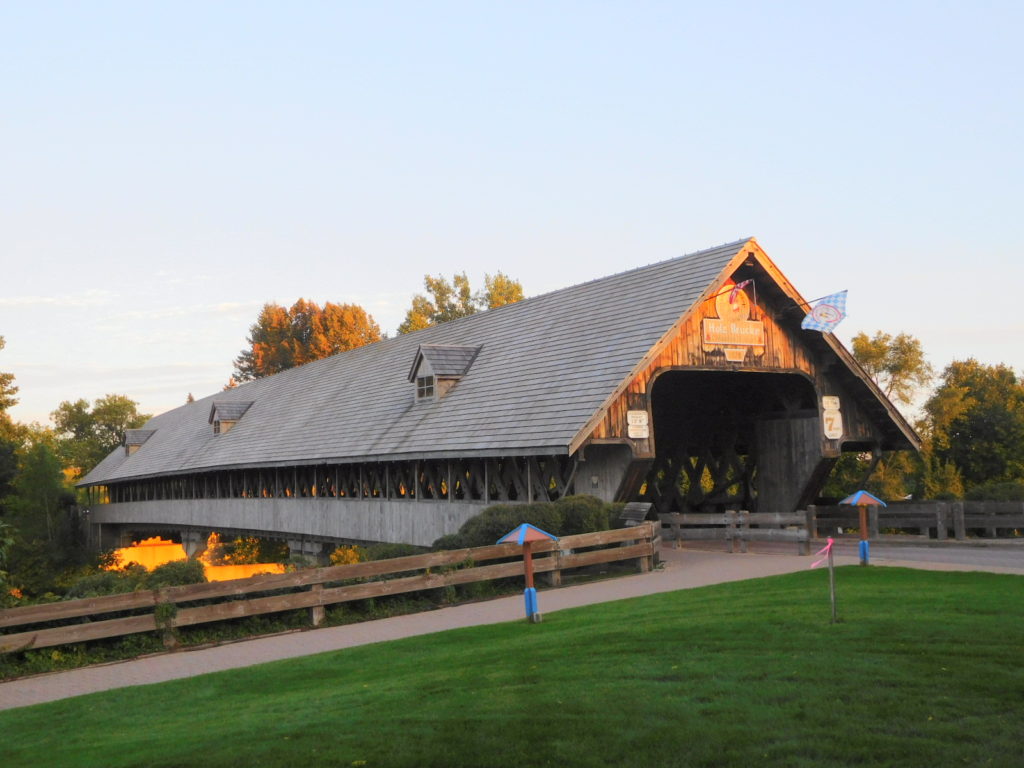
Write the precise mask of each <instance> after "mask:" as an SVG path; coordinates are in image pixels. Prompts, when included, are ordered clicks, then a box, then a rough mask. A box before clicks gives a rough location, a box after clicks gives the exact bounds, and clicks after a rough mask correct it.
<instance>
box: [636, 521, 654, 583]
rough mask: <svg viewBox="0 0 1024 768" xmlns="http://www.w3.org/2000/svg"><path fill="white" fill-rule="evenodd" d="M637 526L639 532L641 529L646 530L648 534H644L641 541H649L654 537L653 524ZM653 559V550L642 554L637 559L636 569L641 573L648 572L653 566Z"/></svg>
mask: <svg viewBox="0 0 1024 768" xmlns="http://www.w3.org/2000/svg"><path fill="white" fill-rule="evenodd" d="M636 528H637V532H638V533H639V532H640V531H643V530H646V534H644V535H643V536H642V537H641V538H640V541H641V542H642V541H644V540H645V539H646V540H647V541H650V540H651V539H652V537H653V534H654V528H653V527H652V526H651V525H648V524H646V523H645V524H643V525H638V526H637V527H636ZM653 561H654V557H653V552H652V553H651V554H650V555H641V556H640V557H638V558H637V559H636V569H637V570H638V571H639V572H640V573H648V572H649V571H650V570H651V569H652V568H653Z"/></svg>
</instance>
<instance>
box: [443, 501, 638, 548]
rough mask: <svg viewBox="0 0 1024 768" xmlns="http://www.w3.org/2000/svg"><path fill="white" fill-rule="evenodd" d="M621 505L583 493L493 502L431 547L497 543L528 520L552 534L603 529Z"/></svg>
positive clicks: (565, 534) (612, 522)
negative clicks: (543, 499) (554, 498)
mask: <svg viewBox="0 0 1024 768" xmlns="http://www.w3.org/2000/svg"><path fill="white" fill-rule="evenodd" d="M620 506H621V505H616V504H608V503H606V502H603V501H601V500H600V499H597V498H594V497H593V496H584V495H577V496H566V497H565V498H561V499H558V500H557V501H552V502H534V503H533V504H493V505H491V506H489V507H487V509H485V510H484V511H483V512H481V513H480V514H479V515H476V516H475V517H473V518H470V519H469V520H467V521H466V522H465V523H463V525H462V527H461V528H459V532H458V533H455V534H448V535H447V536H442V537H441V538H439V539H438V540H437V541H435V542H434V546H433V548H434V549H435V550H441V549H460V548H462V547H484V546H487V545H489V544H494V543H496V542H497V541H498V539H500V538H501V537H502V536H504V535H505V534H506V533H508V532H509V531H511V530H512V529H513V528H515V527H516V526H518V525H521V524H522V523H530V524H531V525H534V526H536V527H537V528H540V529H541V530H543V531H547V532H548V533H550V534H552V535H554V536H572V535H574V534H577V533H590V532H591V531H603V530H607V529H608V528H611V527H613V525H614V519H615V517H616V516H617V515H618V510H619V509H620Z"/></svg>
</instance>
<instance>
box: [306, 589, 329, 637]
mask: <svg viewBox="0 0 1024 768" xmlns="http://www.w3.org/2000/svg"><path fill="white" fill-rule="evenodd" d="M323 588H324V585H323V584H314V585H313V586H312V587H310V589H309V591H310V592H322V591H323ZM326 615H327V614H326V610H325V608H324V606H323V605H322V604H321V605H314V606H313V607H312V608H310V609H309V621H310V623H311V624H312V625H313V626H314V627H319V626H320V625H321V624H323V623H324V619H325V618H326Z"/></svg>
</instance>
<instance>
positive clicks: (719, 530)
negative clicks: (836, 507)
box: [658, 510, 810, 555]
mask: <svg viewBox="0 0 1024 768" xmlns="http://www.w3.org/2000/svg"><path fill="white" fill-rule="evenodd" d="M658 517H659V518H660V520H661V524H662V525H664V526H667V527H668V533H669V535H668V536H666V538H671V539H675V541H677V542H680V541H707V540H713V541H714V540H719V541H724V542H725V551H726V552H735V551H736V548H737V546H738V547H739V551H740V552H746V551H747V542H749V541H791V542H795V543H796V544H797V549H798V551H799V552H800V554H802V555H806V554H807V553H808V551H809V547H810V540H809V536H808V533H807V530H808V525H807V520H808V517H807V513H806V512H788V513H787V512H746V511H744V510H740V511H738V512H736V511H727V512H721V513H710V514H709V513H685V512H683V513H680V512H669V513H662V514H660V515H658Z"/></svg>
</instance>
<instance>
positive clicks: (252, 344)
mask: <svg viewBox="0 0 1024 768" xmlns="http://www.w3.org/2000/svg"><path fill="white" fill-rule="evenodd" d="M381 338H382V336H381V332H380V327H379V326H378V325H377V323H376V322H375V321H374V319H373V317H372V316H371V315H369V314H367V312H366V310H364V309H363V308H362V307H360V306H358V305H357V304H333V303H331V302H327V303H326V304H324V306H323V307H320V305H319V304H317V303H316V302H315V301H307V300H306V299H299V300H298V301H296V302H295V303H294V304H293V305H292V306H291V308H289V309H285V308H284V307H282V306H281V305H279V304H273V303H270V304H264V305H263V309H262V310H261V311H260V314H259V317H258V318H257V319H256V322H255V323H253V325H252V326H251V327H250V328H249V337H248V342H249V348H248V349H244V350H242V352H241V354H239V356H238V357H237V358H235V372H234V374H233V376H232V379H233V380H234V381H236V382H244V381H253V380H255V379H261V378H263V377H264V376H271V375H273V374H275V373H280V372H281V371H284V370H287V369H289V368H294V367H295V366H297V365H303V364H304V363H308V362H311V361H313V360H319V359H320V358H323V357H329V356H330V355H335V354H337V353H338V352H344V351H346V350H349V349H355V348H356V347H361V346H363V345H364V344H371V343H373V342H375V341H380V340H381Z"/></svg>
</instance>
